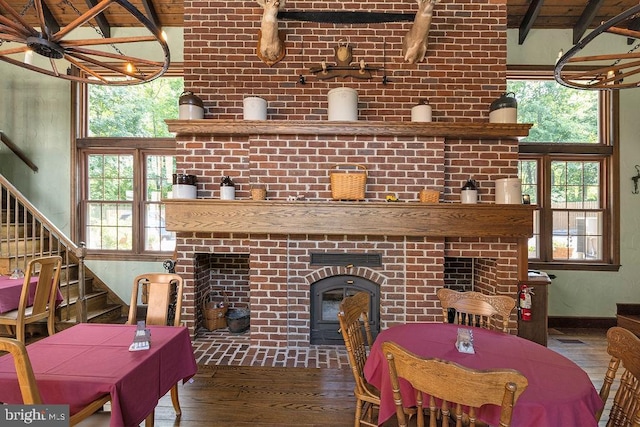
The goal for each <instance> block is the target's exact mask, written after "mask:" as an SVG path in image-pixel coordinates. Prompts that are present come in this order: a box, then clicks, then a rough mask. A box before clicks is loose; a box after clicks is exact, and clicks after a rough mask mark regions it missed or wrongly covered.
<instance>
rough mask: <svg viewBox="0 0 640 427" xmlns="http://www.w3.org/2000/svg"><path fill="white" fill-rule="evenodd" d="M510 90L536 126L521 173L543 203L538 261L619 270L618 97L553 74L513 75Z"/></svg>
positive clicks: (535, 200) (535, 241)
mask: <svg viewBox="0 0 640 427" xmlns="http://www.w3.org/2000/svg"><path fill="white" fill-rule="evenodd" d="M507 89H508V91H509V92H513V93H514V94H515V96H516V99H517V100H518V122H520V123H532V124H533V127H532V128H531V130H530V132H529V136H528V137H527V138H523V139H522V140H521V141H520V145H519V153H520V154H519V158H520V161H519V170H518V173H519V177H520V179H521V180H522V192H523V194H529V196H530V198H531V203H532V204H535V205H536V210H535V211H534V235H533V237H532V238H531V239H529V264H530V266H531V267H532V268H552V269H585V270H617V268H618V262H619V238H618V236H617V235H615V233H614V230H616V229H617V228H616V224H617V218H618V213H617V209H618V207H617V206H616V203H615V200H616V198H615V197H613V196H614V194H615V192H614V190H613V189H614V187H615V186H616V185H617V180H616V179H615V178H614V177H615V176H617V165H618V159H617V149H616V148H615V144H614V141H613V139H614V135H616V134H617V125H615V123H616V120H617V119H616V117H614V113H613V112H614V111H616V108H614V106H613V105H614V103H615V102H617V96H616V95H614V92H613V91H584V90H575V89H570V88H566V87H564V86H562V85H560V84H558V83H556V82H555V81H554V80H553V79H552V72H551V71H549V73H548V74H546V75H545V73H537V74H535V75H533V74H529V75H527V74H526V73H522V74H516V73H514V72H511V73H510V77H509V80H508V82H507ZM614 129H615V132H614Z"/></svg>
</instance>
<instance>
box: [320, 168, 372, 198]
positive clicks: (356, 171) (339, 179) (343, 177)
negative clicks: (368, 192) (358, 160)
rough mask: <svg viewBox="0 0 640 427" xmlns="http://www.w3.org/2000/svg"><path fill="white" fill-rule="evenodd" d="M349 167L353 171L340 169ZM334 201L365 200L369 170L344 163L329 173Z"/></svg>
mask: <svg viewBox="0 0 640 427" xmlns="http://www.w3.org/2000/svg"><path fill="white" fill-rule="evenodd" d="M344 166H349V167H351V169H339V168H341V167H344ZM329 175H330V177H331V197H332V198H333V200H364V190H365V186H366V184H367V168H365V167H364V166H362V165H358V164H354V163H342V164H339V165H335V166H333V168H332V170H331V171H329Z"/></svg>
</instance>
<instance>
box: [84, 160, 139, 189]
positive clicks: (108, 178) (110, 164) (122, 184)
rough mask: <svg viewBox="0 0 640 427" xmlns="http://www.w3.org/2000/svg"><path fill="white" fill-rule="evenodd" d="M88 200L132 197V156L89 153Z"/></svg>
mask: <svg viewBox="0 0 640 427" xmlns="http://www.w3.org/2000/svg"><path fill="white" fill-rule="evenodd" d="M88 163H89V182H88V183H87V184H88V186H89V197H88V198H89V200H132V199H133V156H131V155H118V154H115V155H104V154H90V155H89V158H88Z"/></svg>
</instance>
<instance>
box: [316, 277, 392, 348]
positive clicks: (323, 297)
mask: <svg viewBox="0 0 640 427" xmlns="http://www.w3.org/2000/svg"><path fill="white" fill-rule="evenodd" d="M361 291H364V292H368V293H369V294H370V295H371V298H370V307H369V324H370V325H371V332H372V333H373V336H374V338H375V337H376V336H377V334H378V332H379V331H380V294H379V292H378V285H377V284H376V283H374V282H372V281H370V280H367V279H365V278H362V277H359V276H350V275H340V276H331V277H327V278H325V279H322V280H319V281H317V282H315V283H313V284H312V285H311V344H336V345H344V340H343V339H342V334H341V333H340V331H339V329H340V324H339V322H338V312H339V311H340V302H341V301H342V300H343V299H344V298H345V297H348V296H351V295H354V294H356V293H357V292H361Z"/></svg>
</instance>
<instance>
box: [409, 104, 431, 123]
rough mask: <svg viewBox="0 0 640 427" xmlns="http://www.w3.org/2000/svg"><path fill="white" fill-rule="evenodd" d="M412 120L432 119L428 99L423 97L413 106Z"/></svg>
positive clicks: (423, 120)
mask: <svg viewBox="0 0 640 427" xmlns="http://www.w3.org/2000/svg"><path fill="white" fill-rule="evenodd" d="M411 121H412V122H430V121H431V105H429V101H428V100H426V99H421V100H420V102H419V103H418V105H416V106H414V107H412V108H411Z"/></svg>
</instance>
